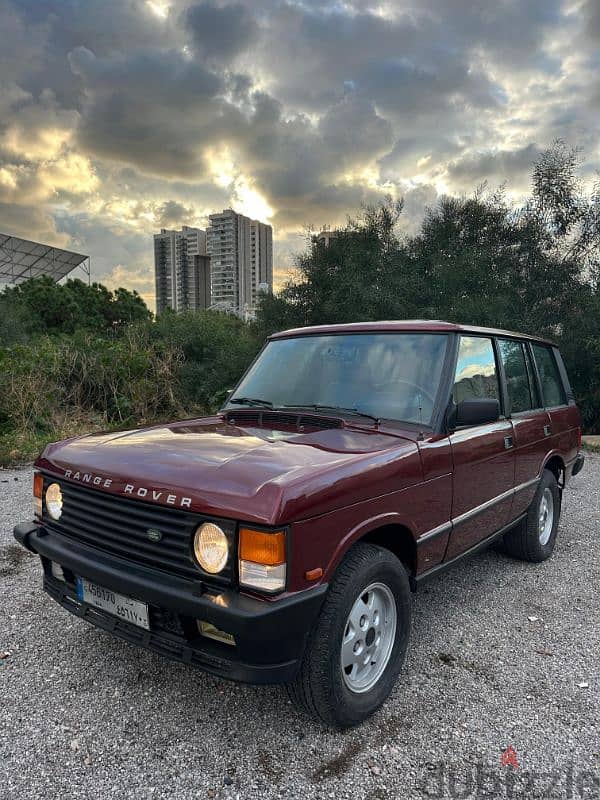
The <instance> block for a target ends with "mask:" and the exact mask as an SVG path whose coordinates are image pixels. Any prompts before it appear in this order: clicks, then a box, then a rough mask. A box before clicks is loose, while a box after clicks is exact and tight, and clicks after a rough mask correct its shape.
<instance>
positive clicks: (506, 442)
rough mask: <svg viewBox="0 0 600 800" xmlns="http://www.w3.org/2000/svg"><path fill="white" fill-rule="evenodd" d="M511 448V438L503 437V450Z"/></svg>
mask: <svg viewBox="0 0 600 800" xmlns="http://www.w3.org/2000/svg"><path fill="white" fill-rule="evenodd" d="M512 446H513V437H512V436H505V437H504V449H505V450H510V448H511V447H512Z"/></svg>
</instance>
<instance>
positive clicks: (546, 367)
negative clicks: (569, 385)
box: [533, 344, 567, 407]
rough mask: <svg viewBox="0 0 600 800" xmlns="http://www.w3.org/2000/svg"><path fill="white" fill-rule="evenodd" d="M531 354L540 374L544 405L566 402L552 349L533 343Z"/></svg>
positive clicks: (556, 404)
mask: <svg viewBox="0 0 600 800" xmlns="http://www.w3.org/2000/svg"><path fill="white" fill-rule="evenodd" d="M533 355H534V358H535V363H536V364H537V368H538V372H539V374H540V382H541V384H542V394H543V396H544V405H545V406H546V407H552V406H562V405H565V404H566V402H567V398H566V395H565V389H564V386H563V384H562V380H561V378H560V374H559V372H558V367H557V366H556V361H555V360H554V356H553V355H552V351H551V350H550V348H549V347H544V345H541V344H534V345H533Z"/></svg>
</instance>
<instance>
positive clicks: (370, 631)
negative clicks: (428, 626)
mask: <svg viewBox="0 0 600 800" xmlns="http://www.w3.org/2000/svg"><path fill="white" fill-rule="evenodd" d="M365 601H366V602H365ZM411 606H412V598H411V591H410V585H409V581H408V575H407V572H406V569H405V568H404V566H403V564H402V563H401V562H400V561H399V560H398V559H397V558H396V556H395V555H394V554H393V553H391V552H390V551H389V550H385V549H384V548H382V547H377V546H375V545H372V544H366V543H365V544H363V543H359V544H357V545H355V546H354V547H353V548H352V549H351V550H350V551H349V552H348V553H347V555H346V557H345V558H344V560H343V561H342V563H341V564H340V566H339V567H338V570H337V572H336V574H335V576H334V578H333V580H332V582H331V585H330V587H329V591H328V593H327V596H326V598H325V602H324V604H323V608H322V609H321V614H320V616H319V618H318V620H317V624H316V626H315V628H314V630H313V631H312V632H311V634H310V636H309V639H308V642H307V645H306V649H305V652H304V656H303V659H302V663H301V666H300V670H299V673H298V676H297V677H296V679H295V681H294V682H293V683H290V684H288V685H287V690H288V695H289V697H290V699H291V700H292V702H293V703H294V705H296V706H297V707H298V708H300V709H301V710H303V711H306V712H308V713H309V714H311V715H312V716H314V717H317V718H318V719H319V720H321V721H322V722H324V723H326V724H327V725H331V726H333V727H337V728H348V727H351V726H353V725H357V724H358V723H360V722H362V721H363V720H365V719H366V718H367V717H369V716H371V714H373V713H374V712H375V711H376V710H377V709H378V708H379V706H381V704H382V703H383V702H384V701H385V700H386V698H387V697H388V695H389V694H390V692H391V691H392V689H393V687H394V683H395V682H396V678H397V677H398V673H399V672H400V669H401V667H402V664H403V662H404V657H405V655H406V649H407V647H408V639H409V635H410V620H411ZM351 616H352V619H353V620H354V621H355V622H356V626H354V625H353V624H352V623H351V622H350V617H351ZM365 620H366V621H365ZM385 620H387V622H386V621H385ZM394 622H395V625H393V623H394ZM361 625H362V628H361ZM392 625H393V630H392ZM378 637H379V638H378ZM344 640H346V644H345V647H344V651H343V654H342V644H343V642H344ZM359 658H362V661H361V663H360V664H358V663H356V662H357V661H358V659H359ZM372 659H374V660H372ZM369 662H371V663H369ZM344 663H345V664H346V666H344Z"/></svg>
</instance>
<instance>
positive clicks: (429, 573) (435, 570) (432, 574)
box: [414, 513, 527, 588]
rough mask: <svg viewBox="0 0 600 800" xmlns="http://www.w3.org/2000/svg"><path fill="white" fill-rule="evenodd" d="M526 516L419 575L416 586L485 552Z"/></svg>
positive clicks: (416, 578)
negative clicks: (470, 557)
mask: <svg viewBox="0 0 600 800" xmlns="http://www.w3.org/2000/svg"><path fill="white" fill-rule="evenodd" d="M526 516H527V513H525V514H521V516H520V517H517V519H513V520H512V521H511V522H509V523H508V525H505V526H504V527H503V528H500V530H498V531H496V532H495V533H492V535H491V536H488V537H487V538H486V539H482V540H481V541H480V542H477V544H475V545H473V547H470V548H469V549H468V550H465V552H464V553H459V555H457V556H455V557H454V558H451V559H450V561H442V563H441V564H436V566H435V567H432V568H431V569H429V570H427V572H422V573H421V574H420V575H417V576H416V577H415V579H414V582H415V586H416V587H417V588H418V587H419V586H421V584H423V583H425V582H426V581H428V580H429V579H430V578H433V577H435V576H436V575H437V574H438V573H440V572H444V571H445V570H446V569H449V568H450V567H452V566H454V565H455V564H456V563H457V562H458V561H461V560H462V559H463V558H467V557H468V556H472V555H475V553H478V552H479V551H480V550H484V549H485V548H486V547H488V545H490V544H492V542H494V541H495V540H496V539H499V538H500V537H501V536H503V535H504V534H505V533H507V531H510V530H511V529H512V528H514V527H515V526H516V525H518V524H519V522H521V521H522V520H524V519H525V517H526Z"/></svg>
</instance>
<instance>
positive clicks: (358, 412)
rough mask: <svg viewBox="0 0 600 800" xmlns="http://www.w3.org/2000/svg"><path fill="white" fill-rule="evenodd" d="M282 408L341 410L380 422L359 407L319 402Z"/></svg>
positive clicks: (344, 412) (376, 422) (377, 423)
mask: <svg viewBox="0 0 600 800" xmlns="http://www.w3.org/2000/svg"><path fill="white" fill-rule="evenodd" d="M282 408H307V409H311V410H312V411H341V412H342V413H343V414H353V415H354V416H356V417H367V419H372V420H373V422H374V423H375V424H376V425H379V423H380V422H381V420H380V419H379V417H375V416H374V415H373V414H367V412H366V411H361V410H360V409H359V408H346V407H345V406H323V405H320V404H319V403H316V404H310V405H303V406H296V405H291V406H282Z"/></svg>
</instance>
